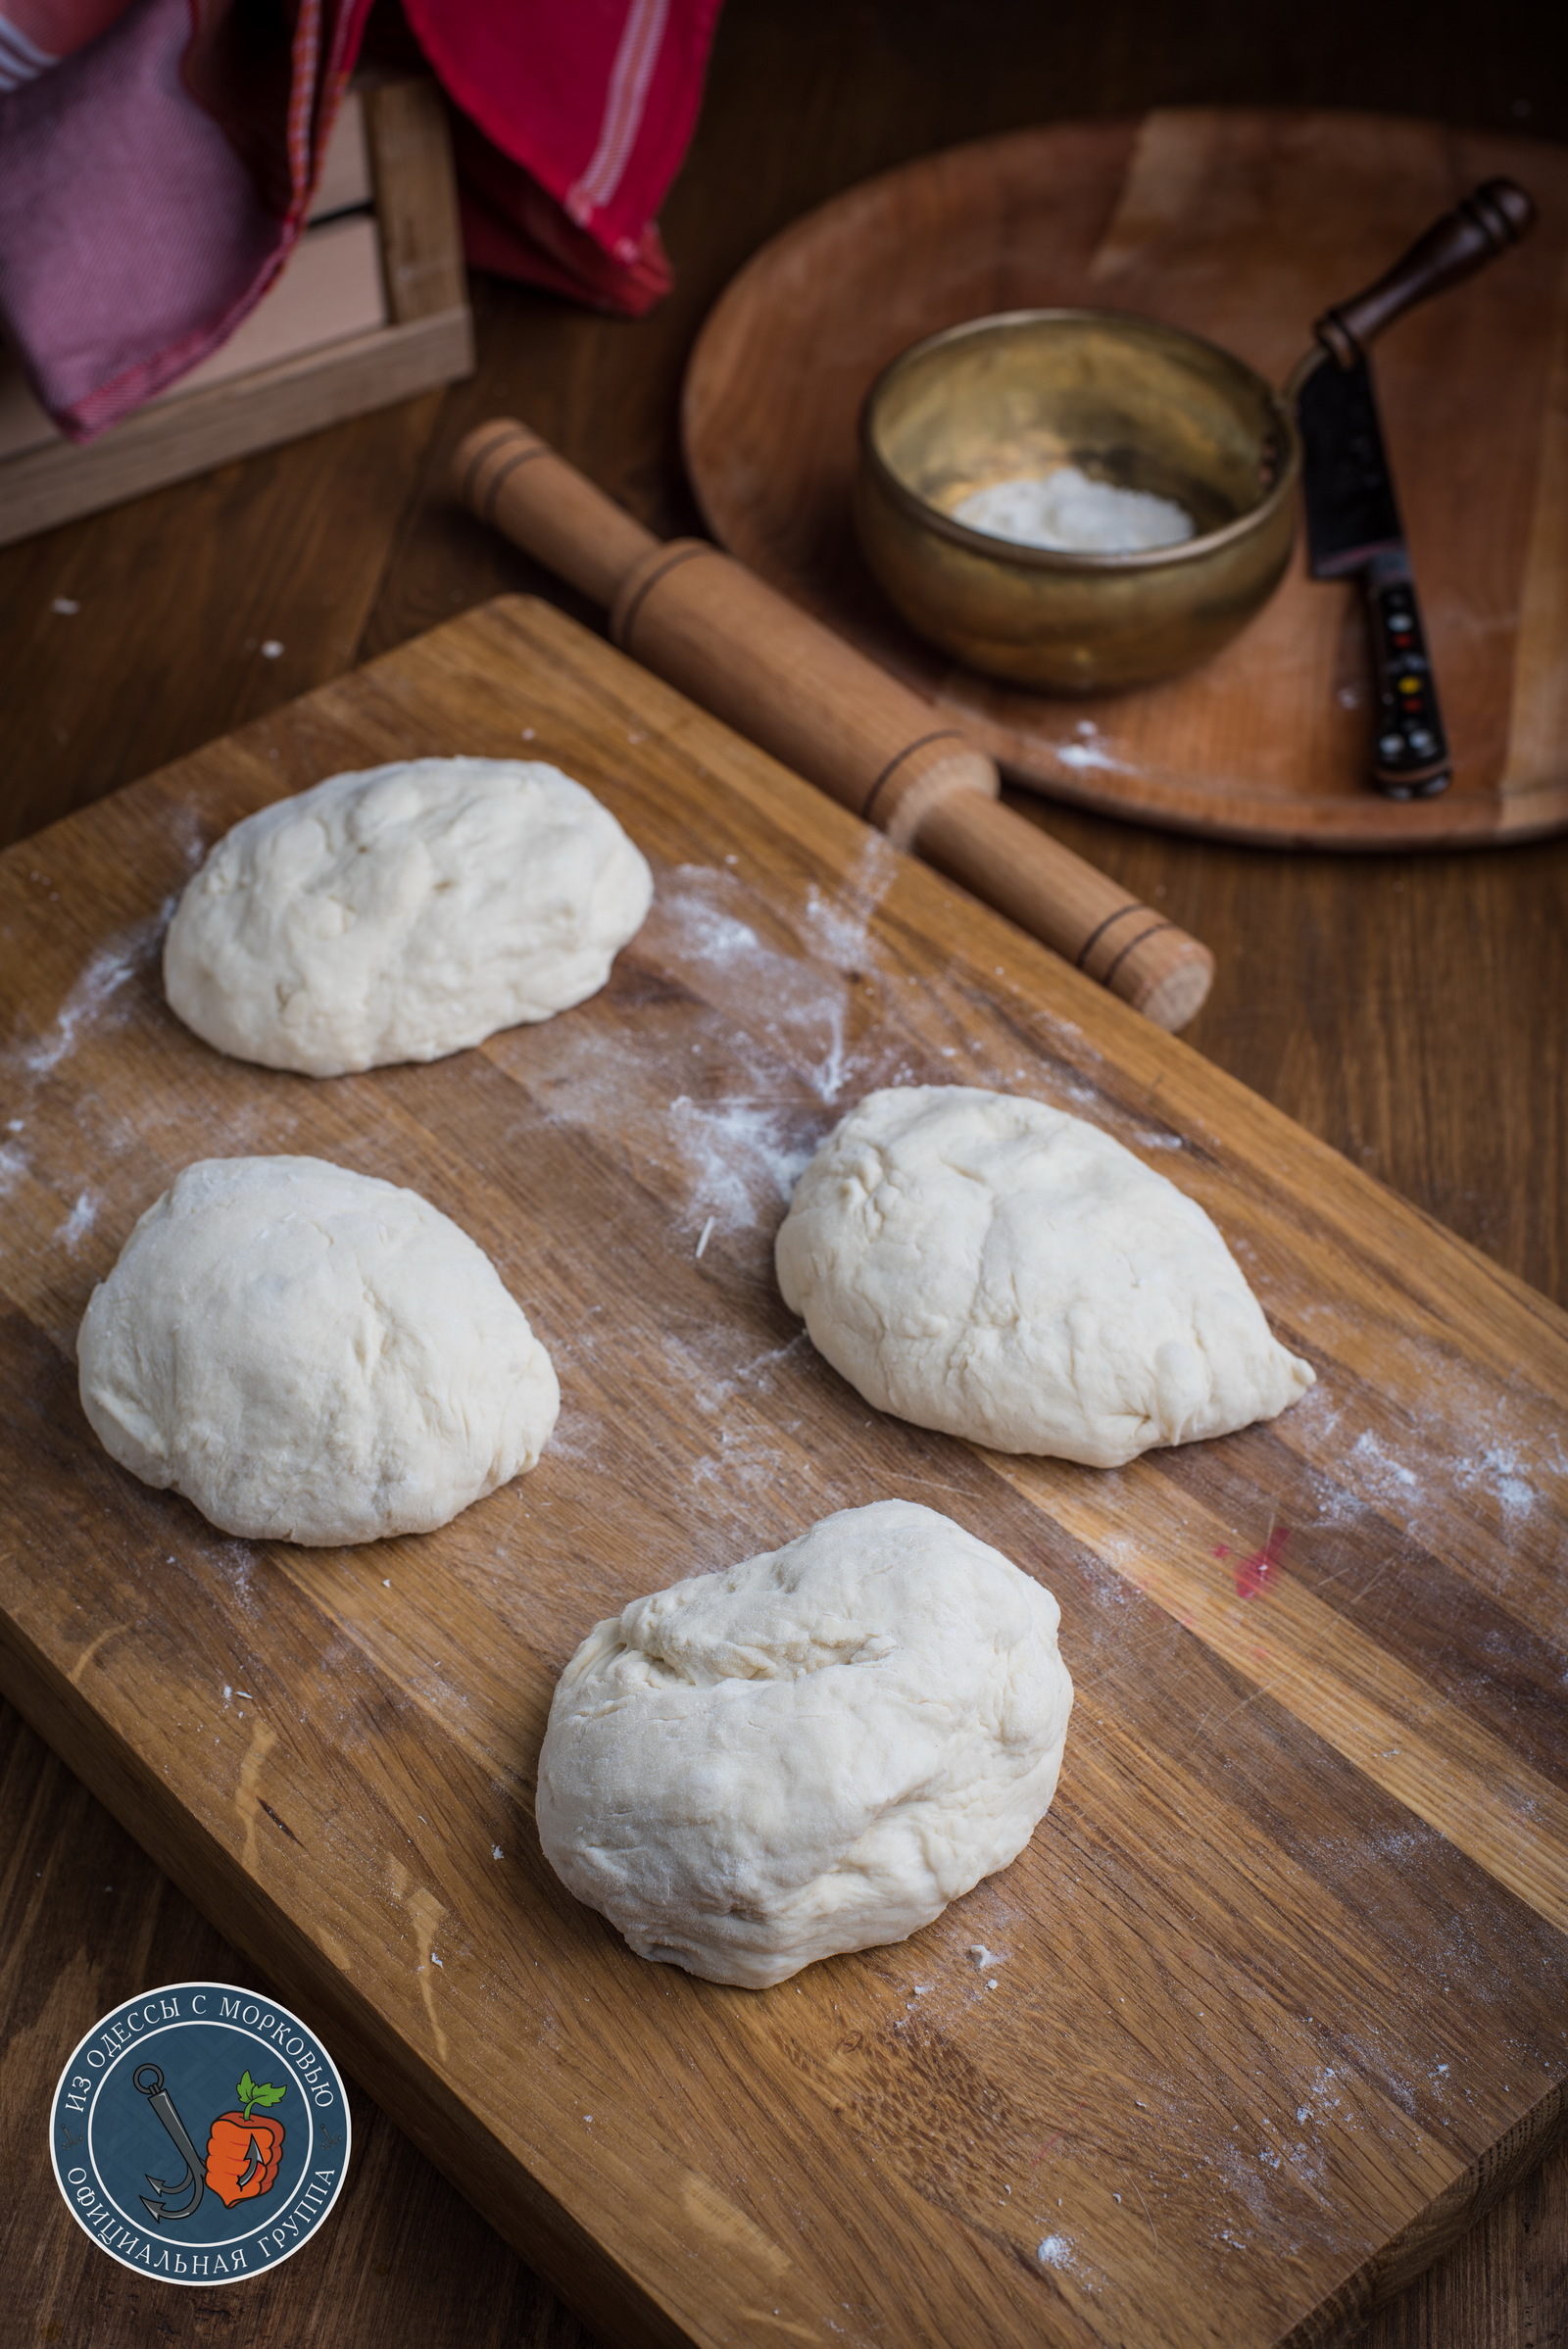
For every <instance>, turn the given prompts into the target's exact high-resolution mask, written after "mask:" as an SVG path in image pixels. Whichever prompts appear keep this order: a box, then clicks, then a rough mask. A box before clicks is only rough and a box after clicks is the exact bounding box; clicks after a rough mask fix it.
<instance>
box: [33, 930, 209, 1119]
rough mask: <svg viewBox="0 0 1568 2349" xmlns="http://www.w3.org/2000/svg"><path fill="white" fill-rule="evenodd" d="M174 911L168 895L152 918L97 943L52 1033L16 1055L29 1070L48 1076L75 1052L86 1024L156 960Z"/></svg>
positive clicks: (96, 1017)
mask: <svg viewBox="0 0 1568 2349" xmlns="http://www.w3.org/2000/svg"><path fill="white" fill-rule="evenodd" d="M173 910H174V900H173V899H172V898H169V899H167V900H166V901H165V903H164V904H163V905H161V906H160V907H159V909H158V912H157V913H156V914H155V915H154V916H153V917H152V919H151V920H149V921H141V922H137V923H136V924H135V926H134V927H133V928H132V929H129V930H126V931H124V932H123V934H122V936H121V937H120V938H118V939H115V940H112V941H111V943H110V944H109V945H107V946H103V947H100V948H99V950H98V952H97V953H96V954H94V955H93V956H92V957H91V959H90V960H89V961H88V963H87V966H86V968H85V969H84V970H83V971H82V973H81V975H80V976H79V978H77V979H76V980H75V982H74V984H73V987H72V989H71V992H70V994H69V995H68V996H67V997H66V1000H65V1002H64V1003H62V1004H61V1006H60V1013H59V1017H58V1018H57V1019H56V1021H55V1025H54V1031H53V1033H52V1034H51V1035H48V1036H45V1037H43V1038H42V1039H41V1040H40V1041H39V1042H38V1043H37V1044H34V1045H30V1046H28V1047H27V1048H26V1049H25V1051H23V1052H18V1053H17V1054H16V1057H17V1059H18V1060H19V1061H20V1062H21V1064H22V1066H23V1067H24V1068H25V1069H26V1070H27V1072H28V1074H29V1075H31V1076H34V1077H46V1076H48V1075H49V1074H50V1073H51V1072H52V1071H53V1070H54V1069H56V1068H58V1067H59V1065H60V1063H61V1061H62V1060H64V1059H65V1058H66V1056H67V1054H68V1053H69V1052H74V1050H75V1047H76V1039H77V1037H78V1035H79V1034H80V1033H81V1031H82V1029H83V1028H86V1027H90V1026H91V1025H92V1024H93V1022H94V1021H95V1020H97V1019H98V1018H99V1016H100V1015H101V1013H102V1012H103V1010H104V1009H105V1006H106V1005H107V1004H109V1003H111V1002H112V1001H113V1000H114V998H115V997H116V996H117V995H118V994H119V993H120V991H121V989H122V988H123V987H124V986H126V985H127V984H128V983H129V981H130V980H132V979H133V978H135V976H136V974H137V973H138V971H140V970H142V969H144V968H145V967H146V965H147V964H148V963H149V962H150V961H151V960H152V958H153V955H154V953H155V952H156V949H157V946H158V942H159V940H160V939H161V938H162V936H163V934H164V931H165V929H166V928H167V927H168V924H169V919H170V916H171V915H172V912H173Z"/></svg>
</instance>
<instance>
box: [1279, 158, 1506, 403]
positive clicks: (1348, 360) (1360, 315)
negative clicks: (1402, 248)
mask: <svg viewBox="0 0 1568 2349" xmlns="http://www.w3.org/2000/svg"><path fill="white" fill-rule="evenodd" d="M1535 217H1536V207H1535V203H1534V200H1533V199H1532V198H1531V197H1530V196H1528V195H1527V194H1526V193H1525V191H1524V189H1523V188H1522V187H1521V186H1520V185H1519V183H1518V181H1517V180H1514V179H1487V180H1483V182H1482V184H1481V185H1480V187H1477V188H1472V189H1471V191H1470V193H1469V195H1468V196H1466V197H1465V199H1464V201H1463V203H1462V204H1459V205H1456V206H1455V208H1454V210H1453V211H1452V212H1448V213H1445V214H1444V216H1443V218H1442V220H1435V221H1434V222H1433V224H1432V226H1431V227H1430V228H1429V229H1428V230H1427V232H1426V234H1425V236H1422V237H1418V238H1417V239H1416V242H1415V243H1414V244H1413V245H1412V246H1411V247H1410V250H1409V252H1408V253H1404V254H1401V255H1400V257H1399V259H1398V260H1397V262H1396V263H1395V265H1394V267H1393V269H1388V270H1385V272H1384V274H1383V275H1382V276H1381V277H1380V278H1379V279H1378V281H1377V283H1376V284H1375V285H1369V286H1368V287H1367V288H1366V290H1365V292H1364V293H1359V294H1352V295H1351V297H1350V299H1349V301H1348V302H1340V303H1337V304H1336V305H1335V307H1334V309H1332V310H1326V311H1325V312H1324V313H1323V316H1322V317H1321V318H1319V319H1318V320H1317V322H1316V324H1315V325H1314V326H1313V329H1312V331H1313V333H1314V334H1315V335H1316V336H1317V338H1318V341H1319V342H1320V343H1322V344H1324V345H1325V346H1326V347H1327V349H1328V350H1329V351H1330V352H1331V353H1332V354H1333V356H1334V357H1335V358H1336V359H1337V360H1338V361H1339V363H1340V365H1341V367H1352V366H1353V365H1354V364H1355V361H1356V360H1357V359H1358V358H1359V357H1360V356H1361V354H1362V353H1363V352H1364V351H1365V349H1366V346H1367V344H1368V343H1370V342H1371V341H1372V340H1373V339H1374V337H1375V336H1377V335H1379V334H1381V333H1382V332H1383V329H1384V327H1385V326H1392V325H1393V323H1394V321H1395V319H1396V318H1402V317H1403V315H1404V313H1405V312H1406V311H1407V310H1410V309H1412V308H1413V307H1414V305H1415V304H1416V303H1417V302H1425V301H1426V300H1428V299H1429V297H1430V296H1431V295H1433V294H1441V293H1444V292H1445V291H1446V289H1447V287H1449V286H1450V285H1457V284H1458V282H1459V280H1460V278H1461V277H1468V276H1469V275H1470V274H1471V272H1472V271H1473V270H1475V269H1480V268H1481V267H1482V265H1483V264H1484V263H1486V262H1489V261H1492V260H1494V259H1495V256H1496V255H1497V254H1499V253H1505V252H1506V251H1507V250H1508V247H1509V246H1510V245H1516V244H1517V243H1518V242H1519V239H1520V238H1521V237H1522V236H1523V235H1524V233H1525V231H1526V229H1527V228H1529V226H1530V225H1531V222H1532V221H1533V220H1535Z"/></svg>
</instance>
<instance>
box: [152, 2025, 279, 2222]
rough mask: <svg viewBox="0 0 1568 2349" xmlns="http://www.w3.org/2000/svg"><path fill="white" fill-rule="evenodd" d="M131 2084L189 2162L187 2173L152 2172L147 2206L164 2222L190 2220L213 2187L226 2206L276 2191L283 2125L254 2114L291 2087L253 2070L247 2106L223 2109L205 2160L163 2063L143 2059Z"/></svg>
mask: <svg viewBox="0 0 1568 2349" xmlns="http://www.w3.org/2000/svg"><path fill="white" fill-rule="evenodd" d="M131 2085H132V2086H133V2087H134V2088H135V2089H136V2091H137V2093H138V2094H139V2095H142V2096H145V2097H146V2099H147V2101H148V2103H149V2104H150V2105H151V2107H152V2109H153V2111H154V2112H155V2113H156V2114H157V2115H158V2118H159V2120H160V2121H161V2122H162V2123H163V2125H164V2129H165V2130H166V2132H167V2133H168V2135H169V2137H170V2140H171V2142H172V2145H173V2147H174V2150H175V2152H176V2153H178V2155H179V2156H180V2158H181V2160H182V2161H183V2162H184V2165H185V2171H184V2176H183V2177H181V2178H172V2179H171V2178H154V2177H153V2175H152V2173H151V2171H149V2172H148V2173H147V2183H148V2184H149V2185H150V2186H151V2187H152V2189H153V2192H152V2195H151V2196H149V2195H147V2194H143V2195H142V2196H141V2206H142V2208H143V2210H145V2211H148V2212H150V2213H151V2215H152V2217H153V2218H154V2219H155V2220H156V2221H157V2222H158V2224H159V2225H160V2226H162V2225H163V2223H164V2221H165V2220H166V2219H188V2218H189V2217H190V2216H191V2213H192V2212H193V2211H194V2210H195V2208H196V2205H197V2204H198V2203H199V2202H200V2200H201V2198H202V2195H203V2193H204V2192H205V2190H206V2188H207V2187H208V2186H211V2187H212V2189H213V2192H214V2193H215V2194H216V2195H217V2196H218V2198H219V2200H220V2202H221V2203H222V2204H223V2206H224V2208H225V2209H226V2210H232V2209H233V2207H234V2205H235V2203H236V2202H248V2201H250V2200H251V2198H252V2197H253V2196H254V2195H257V2194H266V2193H268V2192H269V2191H270V2188H271V2185H272V2182H273V2180H274V2178H276V2177H277V2170H278V2164H279V2163H280V2162H281V2160H282V2158H283V2124H282V2122H281V2121H273V2120H271V2119H269V2118H266V2117H264V2118H263V2119H261V2120H257V2119H255V2118H254V2115H255V2110H256V2107H257V2105H259V2104H262V2105H268V2104H278V2103H280V2102H281V2101H282V2098H283V2096H284V2095H285V2093H286V2089H284V2088H281V2087H271V2086H269V2085H268V2083H267V2082H266V2081H263V2082H262V2083H261V2084H260V2085H258V2084H257V2082H256V2081H255V2080H252V2078H251V2076H250V2074H249V2072H247V2073H246V2074H245V2077H244V2079H243V2080H241V2081H240V2083H239V2089H238V2095H239V2101H240V2105H241V2107H242V2108H243V2109H242V2110H240V2111H236V2112H232V2113H220V2114H219V2116H218V2118H217V2120H216V2121H215V2122H214V2123H213V2126H212V2129H211V2130H210V2131H209V2133H208V2138H207V2154H206V2158H205V2160H204V2159H203V2157H202V2156H201V2155H200V2154H199V2153H198V2152H197V2150H196V2147H195V2145H194V2144H193V2143H192V2141H191V2135H190V2131H189V2129H187V2128H186V2127H185V2124H184V2122H183V2121H182V2120H181V2119H180V2117H179V2109H178V2107H177V2106H176V2104H175V2103H174V2099H173V2098H172V2096H171V2094H170V2093H169V2090H168V2089H167V2088H166V2087H165V2085H164V2076H163V2073H162V2072H161V2071H160V2070H159V2067H158V2066H157V2065H156V2064H138V2065H137V2067H136V2070H135V2071H134V2072H133V2073H132V2074H131ZM181 2194H184V2195H185V2196H186V2199H185V2200H184V2201H183V2202H181V2201H179V2200H178V2199H177V2197H178V2196H179V2195H181ZM154 2196H156V2200H155V2199H154V2198H153V2197H154Z"/></svg>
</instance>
